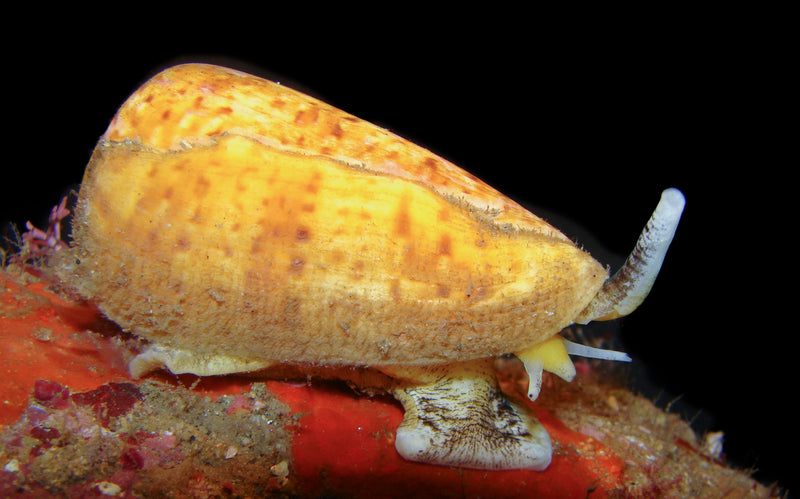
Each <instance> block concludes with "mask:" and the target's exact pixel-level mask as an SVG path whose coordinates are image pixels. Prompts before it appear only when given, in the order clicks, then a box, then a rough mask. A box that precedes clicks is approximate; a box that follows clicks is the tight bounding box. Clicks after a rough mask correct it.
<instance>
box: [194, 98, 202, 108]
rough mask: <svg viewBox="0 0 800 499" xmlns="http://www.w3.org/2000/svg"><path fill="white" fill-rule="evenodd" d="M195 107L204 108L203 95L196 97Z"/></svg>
mask: <svg viewBox="0 0 800 499" xmlns="http://www.w3.org/2000/svg"><path fill="white" fill-rule="evenodd" d="M194 108H195V109H202V108H203V96H202V95H198V96H197V97H195V98H194Z"/></svg>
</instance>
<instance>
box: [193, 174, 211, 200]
mask: <svg viewBox="0 0 800 499" xmlns="http://www.w3.org/2000/svg"><path fill="white" fill-rule="evenodd" d="M210 188H211V182H210V181H209V180H208V179H207V178H205V177H203V176H202V175H201V176H199V177H197V185H196V186H195V188H194V194H195V196H197V197H198V198H204V197H205V196H206V194H208V190H209V189H210Z"/></svg>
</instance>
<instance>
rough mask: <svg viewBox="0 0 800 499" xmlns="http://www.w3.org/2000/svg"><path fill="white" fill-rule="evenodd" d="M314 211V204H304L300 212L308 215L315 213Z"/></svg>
mask: <svg viewBox="0 0 800 499" xmlns="http://www.w3.org/2000/svg"><path fill="white" fill-rule="evenodd" d="M314 209H315V207H314V203H303V204H302V205H300V210H301V211H305V212H306V213H313V212H314Z"/></svg>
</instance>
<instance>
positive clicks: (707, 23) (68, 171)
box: [0, 12, 797, 486]
mask: <svg viewBox="0 0 800 499" xmlns="http://www.w3.org/2000/svg"><path fill="white" fill-rule="evenodd" d="M478 14H479V15H478V16H477V17H476V19H473V20H472V21H470V22H471V24H460V23H456V22H455V21H454V20H451V19H436V20H428V21H423V20H420V19H417V18H416V17H415V16H412V18H411V19H408V20H406V21H405V24H403V23H399V24H398V25H397V26H395V25H388V24H386V22H387V21H386V20H387V19H388V17H380V18H378V19H371V20H365V21H363V22H362V21H359V22H354V23H351V24H349V25H344V24H341V23H340V22H338V21H336V22H334V21H333V20H329V21H328V22H325V20H324V19H323V20H322V21H321V22H316V23H310V22H309V21H308V20H307V19H306V18H305V17H298V18H292V19H286V18H263V19H261V20H260V22H261V23H262V24H260V25H259V24H258V23H255V24H256V25H254V26H247V27H244V26H239V25H238V24H236V23H233V25H232V27H233V28H234V31H240V32H241V33H239V34H240V35H249V36H244V37H242V39H238V38H237V39H235V40H231V39H230V38H228V36H229V35H230V34H229V33H226V34H225V35H224V36H223V35H222V34H221V33H220V32H219V31H218V24H225V23H222V22H220V23H215V22H212V21H214V20H213V19H209V20H208V24H195V25H188V26H187V28H188V29H187V30H186V34H183V32H182V34H181V35H180V36H177V35H175V36H166V37H165V39H169V41H165V40H161V38H159V36H158V35H159V34H167V35H169V34H175V33H173V29H174V26H173V25H165V24H159V23H158V22H157V21H148V20H147V19H146V18H145V17H146V16H145V17H142V18H137V19H136V21H137V22H138V23H139V24H138V25H135V26H124V27H123V26H121V25H117V24H115V23H113V22H108V23H104V24H98V25H97V26H88V25H87V26H85V27H81V28H80V29H77V28H76V29H74V30H73V29H72V28H71V27H67V28H68V29H64V30H63V31H57V32H54V31H51V30H49V29H40V30H36V31H35V32H34V31H26V37H25V38H24V39H11V38H8V39H7V40H5V41H6V42H7V43H6V46H7V47H13V49H12V50H9V51H8V53H6V54H5V56H4V60H3V69H2V71H3V78H2V87H3V89H2V92H3V93H2V94H1V95H3V96H4V98H3V99H2V101H3V108H4V111H3V122H4V125H5V126H4V130H5V131H4V132H3V135H2V139H0V140H2V146H3V151H5V154H4V160H3V166H2V180H1V182H2V184H1V186H2V187H1V190H0V194H1V195H0V222H2V223H3V225H4V229H5V226H7V222H13V223H16V224H17V225H20V226H21V225H23V224H24V222H25V221H26V220H28V219H30V220H32V221H33V222H34V223H35V224H37V225H39V226H44V225H46V218H47V214H48V212H49V209H50V207H51V206H52V205H54V204H56V203H57V202H58V200H59V199H60V197H61V196H62V195H63V194H65V193H66V192H67V191H68V190H69V189H70V188H77V185H78V184H79V183H80V180H81V176H82V172H83V168H84V166H85V164H86V162H87V160H88V158H89V155H90V153H91V151H92V148H93V147H94V144H95V142H96V140H97V138H98V137H99V136H100V135H101V134H102V133H103V131H104V130H105V128H106V126H107V125H108V123H109V121H110V119H111V117H112V116H113V114H114V112H115V110H116V108H117V107H118V106H119V105H120V104H121V103H122V102H123V101H124V100H125V98H126V97H127V96H128V95H129V94H130V93H131V92H132V91H134V90H135V89H136V87H137V86H138V85H139V84H141V83H142V82H144V81H145V80H146V79H147V78H148V77H149V76H151V75H152V74H154V73H155V72H157V71H158V70H159V69H161V68H163V67H165V66H169V65H171V64H175V63H178V62H187V61H200V62H214V63H218V64H223V65H228V66H233V67H236V68H239V69H243V70H246V71H249V72H255V73H258V74H260V75H262V76H266V77H268V78H271V79H273V80H279V81H281V82H282V83H283V84H285V85H287V86H292V87H294V88H297V89H299V90H302V91H305V92H307V93H311V94H312V95H314V96H316V97H318V98H320V99H322V100H325V101H327V102H329V103H331V104H333V105H335V106H337V107H339V108H341V109H344V110H346V111H347V112H349V113H352V114H354V115H357V116H359V117H361V118H364V119H366V120H369V121H372V122H373V123H376V124H378V125H380V126H383V127H386V128H389V129H391V130H392V131H394V132H395V133H397V134H399V135H402V136H404V137H406V138H409V139H411V140H413V141H415V142H417V143H419V144H421V145H423V146H425V147H427V148H429V149H431V150H432V151H434V152H435V153H437V154H439V155H441V156H443V157H445V158H447V159H450V160H451V161H453V162H455V163H456V164H459V165H460V166H462V167H464V168H465V169H467V170H469V171H471V172H473V173H475V174H477V175H478V176H479V177H481V178H482V179H484V180H485V181H487V182H488V183H489V184H491V185H493V186H495V187H497V188H498V189H499V190H500V191H502V192H504V193H505V194H507V195H508V196H510V197H511V198H513V199H515V200H517V201H519V202H522V203H524V204H529V205H533V206H536V207H540V208H541V209H542V210H543V211H544V212H546V213H548V215H546V216H547V218H549V219H551V220H553V221H554V222H555V223H556V225H559V226H562V227H563V228H564V229H565V232H567V234H568V235H570V236H571V237H573V238H574V239H577V240H578V242H579V243H581V244H584V245H586V246H587V248H589V249H591V250H592V253H593V254H595V255H597V256H598V258H599V259H601V260H602V261H603V262H604V263H612V261H611V260H613V259H614V258H613V257H607V258H608V259H607V260H604V258H606V252H608V253H610V254H612V255H618V256H619V257H623V256H624V255H625V254H626V253H627V252H628V251H629V250H630V249H631V248H632V247H633V244H634V242H635V240H636V237H637V235H638V233H639V230H640V229H641V227H642V226H643V224H644V223H645V221H646V220H647V217H648V216H649V214H650V212H651V210H652V209H653V208H654V206H655V204H656V202H657V201H658V198H659V195H660V192H661V190H662V189H664V188H666V187H670V186H675V187H678V188H680V189H681V190H683V192H684V193H685V195H686V198H687V205H686V211H685V213H684V218H683V221H682V224H681V226H680V228H679V229H678V233H677V236H676V239H675V241H674V243H673V247H672V249H671V251H670V254H669V255H668V257H667V260H666V262H665V265H664V268H663V269H662V274H661V276H660V278H659V281H658V282H657V283H656V286H655V288H654V290H653V292H652V293H651V295H650V297H649V298H648V300H647V301H646V302H645V304H644V305H643V306H642V307H641V308H640V309H639V310H638V311H636V312H635V313H634V314H633V315H631V316H630V317H628V318H626V319H623V320H622V321H621V322H620V327H621V334H622V342H623V343H624V345H625V348H626V349H627V350H628V351H629V352H630V353H631V355H632V356H633V357H634V359H635V362H636V363H637V365H639V366H642V367H643V368H644V369H645V370H646V372H647V376H648V377H649V379H650V381H651V382H652V383H653V385H654V386H655V387H656V388H655V392H654V395H653V397H655V396H656V395H657V393H658V392H661V396H660V397H658V398H659V401H660V402H661V404H662V405H663V404H664V403H665V402H668V401H669V400H671V399H672V398H674V397H677V396H679V395H680V396H681V399H680V400H681V402H683V403H685V404H686V405H685V406H680V405H676V406H675V407H676V410H683V411H685V412H686V413H687V414H686V416H687V417H689V418H691V417H695V416H697V412H696V411H697V410H700V409H702V412H701V414H700V416H699V417H698V418H697V421H698V423H697V425H698V426H700V427H702V426H705V425H708V426H709V428H710V429H712V430H722V431H724V432H725V451H726V455H727V456H728V458H729V460H731V461H732V462H733V463H734V464H736V465H738V466H740V467H754V468H757V469H758V470H759V471H758V472H757V474H756V477H757V478H759V479H760V480H762V481H764V482H771V481H774V480H778V481H779V482H780V483H781V484H782V485H784V486H790V485H793V483H792V481H793V480H794V479H793V478H792V477H791V476H790V473H789V470H790V465H791V464H793V462H794V461H796V459H793V458H790V457H789V456H790V455H793V454H794V452H793V451H792V450H791V449H792V448H793V447H794V442H795V440H796V439H795V436H794V428H795V425H794V424H793V422H794V421H793V420H794V417H793V415H792V414H791V413H792V410H790V403H791V399H793V398H794V397H795V395H796V393H797V389H796V386H795V381H796V379H797V376H796V375H795V373H794V371H793V369H792V368H791V365H792V363H793V362H795V361H796V360H795V356H794V355H793V352H792V349H791V348H790V347H789V342H790V341H791V340H792V339H793V337H794V325H793V323H792V321H791V319H792V316H793V313H794V312H795V308H796V307H797V305H796V304H794V303H793V302H794V301H795V300H794V298H795V297H796V295H797V293H796V286H794V282H793V281H794V280H795V279H796V276H795V275H794V262H793V259H794V258H795V256H794V255H795V251H794V250H795V243H794V242H793V238H792V237H791V234H792V232H793V230H794V227H793V226H792V222H793V221H794V219H795V214H796V209H794V203H793V201H794V200H793V199H792V195H791V187H790V184H791V183H794V182H795V181H794V180H790V178H787V177H788V175H787V173H786V172H787V171H788V170H789V169H790V168H796V162H797V159H796V155H795V158H794V160H793V162H792V163H790V162H789V161H788V160H785V159H783V158H782V157H781V155H780V154H778V151H779V150H780V149H781V147H785V145H786V143H787V139H788V136H789V135H788V128H784V127H783V125H782V124H781V118H782V116H783V115H784V109H785V108H786V105H787V104H786V101H785V100H784V98H785V96H784V95H783V94H782V93H781V87H782V84H783V76H782V71H783V68H784V67H785V64H784V62H783V61H781V60H780V58H779V57H776V56H775V51H776V50H777V49H779V48H780V46H781V45H782V40H781V33H780V32H769V31H768V32H767V33H766V34H765V33H764V32H762V31H759V32H758V33H756V32H755V31H754V30H753V29H751V28H753V27H754V26H755V24H759V22H760V21H758V20H749V19H747V16H746V15H745V16H743V18H741V19H738V20H737V23H730V22H728V21H727V20H725V19H720V17H719V16H718V15H717V14H718V13H714V15H710V16H708V17H703V18H702V19H701V20H692V19H694V18H693V17H692V16H688V17H687V18H684V19H682V20H681V21H680V22H677V23H664V24H657V23H654V22H653V21H652V18H650V17H645V18H643V19H640V20H639V21H637V22H636V23H627V22H623V21H620V22H618V23H616V24H614V25H613V26H609V25H607V24H605V23H599V22H598V23H597V24H595V23H594V21H593V19H584V20H583V21H582V22H581V23H580V24H574V23H573V20H572V19H569V20H562V21H560V24H558V27H557V28H553V27H552V26H550V23H549V22H548V20H547V19H537V20H536V22H535V23H533V24H527V23H526V22H525V21H523V20H520V21H521V22H519V23H513V24H508V23H509V22H513V17H515V14H514V13H513V12H509V13H506V14H507V15H504V16H503V18H502V19H501V20H497V19H492V18H486V19H482V18H481V15H480V14H481V13H478ZM720 15H721V14H720ZM210 17H212V18H213V17H214V16H210ZM420 17H421V16H420ZM589 17H591V16H589ZM612 17H613V16H612ZM686 19H690V20H686ZM225 20H226V21H231V19H227V18H226V19H225ZM220 21H222V20H220ZM318 21H319V20H318ZM237 22H239V21H238V20H237ZM748 23H750V24H748ZM87 24H88V23H87ZM227 24H228V25H229V27H231V22H228V23H227ZM445 27H446V28H447V29H446V30H445V29H444V28H445ZM710 27H712V28H713V29H710ZM278 28H283V29H278ZM75 38H78V39H81V40H85V41H74V39H75ZM176 40H181V41H176ZM34 42H36V43H34ZM795 62H796V61H795ZM794 135H795V136H796V133H795V134H794ZM795 140H796V139H795ZM792 164H794V167H792V166H791V165H792ZM790 207H791V208H790ZM790 209H791V211H789V210H790ZM536 210H539V208H536ZM555 214H557V215H555ZM562 216H563V217H566V218H567V219H569V220H571V221H574V222H575V223H577V224H578V225H579V226H581V227H583V229H585V230H586V231H588V233H585V232H582V231H581V230H580V229H578V228H575V226H574V225H572V224H571V223H568V222H562V221H561V219H560V218H558V217H562ZM588 234H592V236H589V235H588ZM598 245H599V246H598ZM792 305H793V306H792ZM642 389H645V388H642ZM648 393H650V392H648ZM698 429H701V430H702V429H703V428H698Z"/></svg>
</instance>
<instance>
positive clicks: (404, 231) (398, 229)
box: [394, 197, 411, 237]
mask: <svg viewBox="0 0 800 499" xmlns="http://www.w3.org/2000/svg"><path fill="white" fill-rule="evenodd" d="M408 209H409V207H408V198H407V197H402V198H401V199H400V204H399V205H398V206H397V214H396V215H395V219H394V233H395V234H397V235H398V236H401V237H408V235H409V234H410V233H411V215H410V214H409V211H408Z"/></svg>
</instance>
